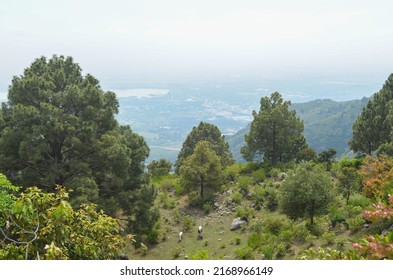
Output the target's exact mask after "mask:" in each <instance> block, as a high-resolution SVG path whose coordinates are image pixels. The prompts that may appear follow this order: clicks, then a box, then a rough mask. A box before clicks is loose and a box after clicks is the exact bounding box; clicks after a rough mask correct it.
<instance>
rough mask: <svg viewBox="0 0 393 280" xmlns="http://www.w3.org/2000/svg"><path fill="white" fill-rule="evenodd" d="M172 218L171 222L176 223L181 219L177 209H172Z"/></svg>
mask: <svg viewBox="0 0 393 280" xmlns="http://www.w3.org/2000/svg"><path fill="white" fill-rule="evenodd" d="M172 217H173V220H174V221H175V222H176V223H180V220H181V217H182V213H181V212H180V211H179V209H177V208H176V209H173V210H172Z"/></svg>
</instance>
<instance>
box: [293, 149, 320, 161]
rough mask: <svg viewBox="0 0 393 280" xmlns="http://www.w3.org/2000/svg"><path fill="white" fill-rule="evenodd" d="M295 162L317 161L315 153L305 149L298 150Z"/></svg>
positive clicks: (312, 150)
mask: <svg viewBox="0 0 393 280" xmlns="http://www.w3.org/2000/svg"><path fill="white" fill-rule="evenodd" d="M296 161H297V162H301V161H317V153H316V152H315V150H314V149H312V148H309V147H306V148H303V149H302V150H300V151H299V152H298V153H297V155H296Z"/></svg>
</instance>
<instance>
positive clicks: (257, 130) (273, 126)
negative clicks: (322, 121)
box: [241, 92, 307, 165]
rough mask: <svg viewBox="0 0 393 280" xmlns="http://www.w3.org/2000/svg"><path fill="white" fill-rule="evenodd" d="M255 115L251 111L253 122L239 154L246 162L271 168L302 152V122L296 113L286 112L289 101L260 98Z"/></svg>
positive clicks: (274, 96) (271, 97) (273, 96)
mask: <svg viewBox="0 0 393 280" xmlns="http://www.w3.org/2000/svg"><path fill="white" fill-rule="evenodd" d="M260 103H261V107H260V110H259V112H258V113H257V112H255V111H253V113H252V114H253V118H254V119H253V121H252V123H251V128H250V132H249V134H247V135H246V136H245V142H246V145H245V146H244V147H242V149H241V153H242V154H243V157H244V158H245V159H246V160H248V161H253V160H258V161H260V160H262V158H263V160H264V161H267V162H269V163H271V164H272V165H275V164H276V163H277V162H288V161H291V160H293V159H295V158H296V155H297V154H298V152H299V151H301V150H302V149H303V148H305V147H306V146H307V145H306V140H305V138H304V137H303V130H304V126H303V121H301V120H300V119H299V118H298V117H297V116H296V111H294V110H289V106H290V105H291V102H290V101H285V102H284V100H283V99H282V97H281V95H280V94H279V93H278V92H274V93H272V94H271V96H270V97H263V98H261V102H260Z"/></svg>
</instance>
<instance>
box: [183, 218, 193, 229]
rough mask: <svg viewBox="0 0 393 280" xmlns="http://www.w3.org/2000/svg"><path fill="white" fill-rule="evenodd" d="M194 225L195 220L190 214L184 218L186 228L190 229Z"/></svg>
mask: <svg viewBox="0 0 393 280" xmlns="http://www.w3.org/2000/svg"><path fill="white" fill-rule="evenodd" d="M194 226H195V220H194V219H193V218H192V217H191V216H190V215H187V216H185V217H184V218H183V227H184V229H185V230H190V229H192V228H193V227H194Z"/></svg>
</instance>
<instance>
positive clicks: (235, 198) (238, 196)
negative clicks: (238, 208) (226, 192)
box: [231, 191, 243, 204]
mask: <svg viewBox="0 0 393 280" xmlns="http://www.w3.org/2000/svg"><path fill="white" fill-rule="evenodd" d="M231 199H232V201H233V202H234V203H236V204H239V203H240V202H241V201H242V199H243V195H242V194H241V193H240V192H236V191H235V192H234V193H233V194H232V196H231Z"/></svg>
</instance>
